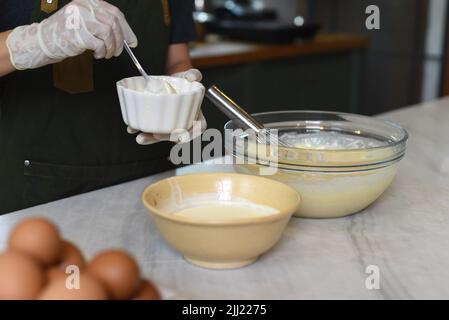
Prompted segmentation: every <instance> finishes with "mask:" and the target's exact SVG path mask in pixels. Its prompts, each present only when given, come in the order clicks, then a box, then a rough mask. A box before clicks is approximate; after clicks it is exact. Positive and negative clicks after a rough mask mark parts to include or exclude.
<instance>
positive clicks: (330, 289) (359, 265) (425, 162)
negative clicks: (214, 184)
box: [0, 99, 449, 299]
mask: <svg viewBox="0 0 449 320" xmlns="http://www.w3.org/2000/svg"><path fill="white" fill-rule="evenodd" d="M381 118H384V119H389V120H392V121H395V122H397V123H400V124H401V125H403V126H404V127H405V128H406V129H407V130H408V131H409V133H410V142H409V145H408V149H407V156H406V158H405V159H404V160H403V161H402V163H401V168H400V170H399V173H398V176H397V178H396V180H395V181H394V183H393V184H392V186H391V187H390V189H389V190H388V191H387V192H386V193H385V194H384V195H383V196H382V197H381V198H380V199H379V200H378V201H377V202H376V203H374V204H373V205H372V206H370V207H369V208H367V209H366V210H364V211H363V212H361V213H359V214H356V215H353V216H351V217H347V218H340V219H333V220H306V219H296V218H295V219H292V221H291V223H290V224H289V226H288V227H287V229H286V231H285V234H284V236H283V238H282V240H281V241H280V243H279V244H278V245H277V246H276V247H275V248H274V249H273V250H272V251H270V252H269V253H267V254H266V255H264V256H263V257H262V258H261V259H260V260H259V261H258V262H257V263H255V264H253V265H250V266H248V267H246V268H243V269H238V270H232V271H210V270H205V269H201V268H198V267H194V266H192V265H190V264H188V263H187V262H185V261H184V260H183V259H182V257H181V256H180V255H179V254H178V253H177V252H175V251H174V250H173V249H171V248H170V247H169V246H168V245H167V244H166V243H165V242H164V241H163V239H162V238H161V236H160V235H159V233H158V231H157V230H156V228H155V225H154V223H153V221H152V219H151V218H150V217H149V215H148V213H147V211H146V210H145V208H144V207H143V205H142V204H141V201H140V195H141V193H142V191H143V189H144V188H145V187H146V186H147V185H149V184H151V183H152V182H154V181H157V180H159V179H162V178H165V177H168V176H171V175H174V174H186V173H191V172H198V171H227V172H229V171H231V172H232V167H230V166H205V165H196V166H191V167H187V168H183V169H179V170H177V171H172V172H166V173H162V174H158V175H155V176H152V177H148V178H145V179H141V180H137V181H133V182H130V183H126V184H123V185H119V186H115V187H112V188H108V189H103V190H99V191H96V192H92V193H88V194H84V195H81V196H77V197H73V198H69V199H65V200H62V201H57V202H54V203H50V204H47V205H43V206H39V207H35V208H31V209H27V210H23V211H20V212H17V213H13V214H9V215H5V216H2V217H0V249H3V248H4V247H5V246H6V239H7V237H8V233H9V231H10V229H11V228H12V226H13V225H14V224H15V223H17V222H18V221H20V220H22V219H24V218H26V217H29V216H46V217H49V218H50V219H51V220H53V221H54V222H55V223H56V224H58V225H59V227H60V228H61V231H62V233H63V234H64V236H65V237H66V238H68V239H69V240H72V241H75V242H76V243H77V244H78V245H79V246H80V247H81V249H82V250H83V251H84V252H85V254H86V255H87V257H92V256H93V255H95V254H96V253H97V252H99V251H100V250H103V249H107V248H123V249H126V250H128V251H129V252H131V253H132V254H133V255H134V256H135V257H136V258H137V259H138V261H139V263H140V265H141V268H142V270H143V273H144V274H145V276H147V277H149V278H151V279H153V280H154V281H155V282H156V283H157V284H158V285H160V286H161V287H162V288H164V291H165V292H169V296H171V297H174V298H193V299H202V298H206V299H332V298H338V299H356V298H360V299H410V298H413V299H417V298H424V299H432V298H446V299H449V99H444V100H440V101H437V102H434V103H429V104H425V105H420V106H415V107H411V108H407V109H402V110H399V111H396V112H392V113H389V114H384V115H382V116H381ZM368 265H376V266H378V267H379V269H380V286H381V288H380V290H368V289H366V286H365V280H366V278H367V276H368V274H366V273H365V270H366V267H367V266H368Z"/></svg>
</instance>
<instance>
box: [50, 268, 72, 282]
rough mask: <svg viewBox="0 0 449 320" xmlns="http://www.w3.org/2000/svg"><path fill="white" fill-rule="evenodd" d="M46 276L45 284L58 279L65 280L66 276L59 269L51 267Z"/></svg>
mask: <svg viewBox="0 0 449 320" xmlns="http://www.w3.org/2000/svg"><path fill="white" fill-rule="evenodd" d="M46 276H47V282H52V281H53V280H55V279H58V278H64V279H66V278H67V276H68V275H67V274H66V273H65V272H64V271H62V270H61V269H60V268H59V267H52V268H50V269H48V270H47V273H46Z"/></svg>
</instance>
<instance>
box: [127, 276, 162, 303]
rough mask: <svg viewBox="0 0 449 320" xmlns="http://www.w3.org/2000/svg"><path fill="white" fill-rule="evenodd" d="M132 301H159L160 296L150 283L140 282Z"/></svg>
mask: <svg viewBox="0 0 449 320" xmlns="http://www.w3.org/2000/svg"><path fill="white" fill-rule="evenodd" d="M133 300H161V295H160V293H159V291H158V290H157V289H156V287H155V286H154V285H153V284H152V283H151V282H150V281H147V280H142V282H141V285H140V289H139V291H138V293H137V295H135V296H134V298H133Z"/></svg>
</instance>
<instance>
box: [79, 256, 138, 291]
mask: <svg viewBox="0 0 449 320" xmlns="http://www.w3.org/2000/svg"><path fill="white" fill-rule="evenodd" d="M87 270H88V272H89V273H91V274H92V275H94V276H95V277H97V278H98V279H99V280H100V281H101V282H102V283H103V284H104V285H105V286H106V288H107V289H108V291H109V293H110V294H111V296H112V298H113V299H117V300H124V299H130V298H131V297H132V296H134V295H135V294H136V292H137V291H138V290H139V286H140V276H139V267H138V266H137V264H136V262H135V261H134V259H133V258H131V257H130V256H129V255H128V254H127V253H125V252H123V251H117V250H111V251H105V252H103V253H100V254H99V255H98V256H96V257H95V258H94V259H93V260H92V261H91V263H90V264H89V265H88V267H87Z"/></svg>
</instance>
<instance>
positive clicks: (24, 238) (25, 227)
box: [9, 218, 62, 266]
mask: <svg viewBox="0 0 449 320" xmlns="http://www.w3.org/2000/svg"><path fill="white" fill-rule="evenodd" d="M9 247H10V248H11V249H13V250H15V251H19V252H22V253H25V254H27V255H29V256H30V257H33V258H35V259H36V260H37V261H39V262H40V263H42V264H43V265H45V266H50V265H53V264H56V263H58V262H59V261H60V258H61V253H62V242H61V237H60V236H59V232H58V229H57V228H56V227H55V226H54V225H53V224H52V223H51V222H50V221H48V220H46V219H43V218H32V219H27V220H25V221H24V222H22V223H20V224H19V225H18V226H17V227H16V228H15V229H14V230H13V231H12V233H11V235H10V238H9Z"/></svg>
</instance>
